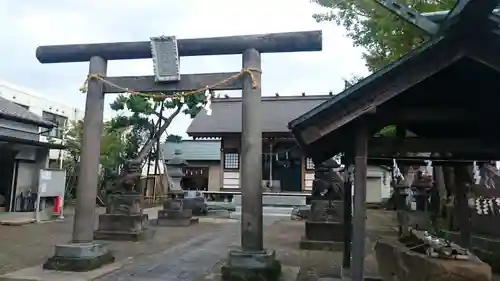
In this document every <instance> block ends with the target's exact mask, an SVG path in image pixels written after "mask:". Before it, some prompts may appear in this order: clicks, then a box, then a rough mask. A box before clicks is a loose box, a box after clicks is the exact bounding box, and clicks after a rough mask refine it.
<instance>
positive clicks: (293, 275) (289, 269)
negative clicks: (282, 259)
mask: <svg viewBox="0 0 500 281" xmlns="http://www.w3.org/2000/svg"><path fill="white" fill-rule="evenodd" d="M299 270H300V268H299V267H293V266H283V267H282V268H281V277H280V279H279V280H280V281H295V280H296V279H297V275H298V274H299ZM339 280H340V279H339ZM199 281H222V274H221V273H219V272H212V273H209V274H207V275H206V276H204V277H203V278H202V279H201V280H199Z"/></svg>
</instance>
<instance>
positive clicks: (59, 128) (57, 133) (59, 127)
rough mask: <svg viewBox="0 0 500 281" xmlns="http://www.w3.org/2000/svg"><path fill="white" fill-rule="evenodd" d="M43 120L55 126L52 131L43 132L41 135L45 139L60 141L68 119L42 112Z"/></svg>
mask: <svg viewBox="0 0 500 281" xmlns="http://www.w3.org/2000/svg"><path fill="white" fill-rule="evenodd" d="M42 117H43V119H45V120H47V121H49V122H52V123H54V124H56V127H54V128H53V129H52V130H50V131H47V132H43V133H42V135H43V136H46V137H53V138H58V139H62V137H63V133H64V129H65V127H66V123H67V122H68V117H65V116H61V115H57V114H54V113H50V112H47V111H43V112H42Z"/></svg>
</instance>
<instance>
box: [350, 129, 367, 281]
mask: <svg viewBox="0 0 500 281" xmlns="http://www.w3.org/2000/svg"><path fill="white" fill-rule="evenodd" d="M367 156H368V129H367V127H366V120H360V122H359V124H358V127H357V131H356V134H355V148H354V169H355V174H354V210H353V213H354V214H353V219H352V228H353V231H352V266H351V279H352V280H364V279H363V278H364V261H365V237H366V225H365V221H366V175H367V158H368V157H367Z"/></svg>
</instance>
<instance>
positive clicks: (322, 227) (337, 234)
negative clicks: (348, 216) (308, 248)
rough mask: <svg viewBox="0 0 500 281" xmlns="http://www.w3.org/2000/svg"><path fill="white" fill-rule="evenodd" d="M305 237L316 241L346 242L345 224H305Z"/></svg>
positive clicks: (318, 222) (310, 222)
mask: <svg viewBox="0 0 500 281" xmlns="http://www.w3.org/2000/svg"><path fill="white" fill-rule="evenodd" d="M305 229H306V230H305V235H306V238H307V239H308V240H314V241H332V242H343V241H344V224H343V223H339V222H322V221H311V220H307V221H306V222H305Z"/></svg>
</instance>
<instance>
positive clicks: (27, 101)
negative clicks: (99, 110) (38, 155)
mask: <svg viewBox="0 0 500 281" xmlns="http://www.w3.org/2000/svg"><path fill="white" fill-rule="evenodd" d="M0 96H1V97H3V98H5V99H7V100H10V101H12V102H15V103H18V104H22V105H25V106H28V107H29V110H30V111H31V112H33V113H35V114H37V115H39V116H42V112H43V111H46V112H50V113H53V114H57V115H60V116H65V117H67V118H68V121H74V120H82V119H83V116H84V111H83V109H79V108H75V107H72V106H69V105H67V104H64V103H61V102H59V101H56V100H54V99H50V98H49V97H47V96H43V94H41V93H37V92H35V91H33V90H30V89H27V88H23V87H21V86H17V85H13V84H11V83H8V82H6V81H3V80H0ZM40 141H44V142H45V141H47V137H45V136H42V135H40ZM59 154H60V153H59V150H51V151H50V159H58V158H59Z"/></svg>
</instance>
